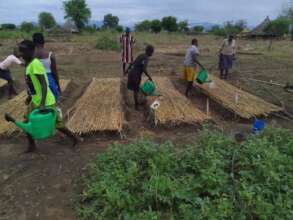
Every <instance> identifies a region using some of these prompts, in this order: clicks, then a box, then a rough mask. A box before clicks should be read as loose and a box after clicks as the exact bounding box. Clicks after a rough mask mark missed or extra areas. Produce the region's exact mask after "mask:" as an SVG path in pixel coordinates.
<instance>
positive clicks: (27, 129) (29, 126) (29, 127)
mask: <svg viewBox="0 0 293 220" xmlns="http://www.w3.org/2000/svg"><path fill="white" fill-rule="evenodd" d="M15 125H16V126H17V127H19V128H20V129H21V130H23V131H24V132H25V133H27V134H29V135H32V124H31V123H29V122H28V123H24V122H21V121H16V122H15Z"/></svg>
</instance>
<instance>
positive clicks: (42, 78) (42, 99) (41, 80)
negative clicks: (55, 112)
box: [19, 40, 79, 153]
mask: <svg viewBox="0 0 293 220" xmlns="http://www.w3.org/2000/svg"><path fill="white" fill-rule="evenodd" d="M19 52H20V55H21V57H22V58H23V59H24V61H25V67H26V70H25V81H26V86H27V91H28V97H27V99H26V102H25V104H26V105H28V115H29V114H30V113H31V112H32V111H33V110H34V109H39V110H40V112H42V111H43V112H45V111H46V108H52V109H55V106H56V100H55V97H54V95H53V93H52V91H51V90H50V88H49V85H48V78H47V74H46V70H45V68H44V66H43V65H42V63H41V62H40V61H39V60H38V59H37V58H35V56H34V54H35V45H34V43H33V42H32V41H29V40H24V41H22V42H21V43H20V44H19ZM56 127H57V129H58V130H59V131H60V132H62V133H63V134H65V135H66V136H68V137H70V138H71V139H72V141H73V145H74V146H75V145H76V144H77V143H78V141H79V139H78V138H77V137H75V135H74V134H73V133H71V132H70V131H69V130H68V129H67V128H65V127H64V124H63V122H62V120H60V119H57V123H56ZM27 138H28V143H29V145H28V149H27V151H26V152H25V153H31V152H34V151H35V150H36V143H35V140H34V139H33V138H32V136H31V135H29V134H27Z"/></svg>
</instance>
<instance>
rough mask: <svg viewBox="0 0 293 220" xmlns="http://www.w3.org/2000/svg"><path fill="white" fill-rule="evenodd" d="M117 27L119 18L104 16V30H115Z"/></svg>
mask: <svg viewBox="0 0 293 220" xmlns="http://www.w3.org/2000/svg"><path fill="white" fill-rule="evenodd" d="M118 25H119V18H118V17H117V16H114V15H112V14H106V15H105V16H104V21H103V28H105V29H116V28H117V27H118Z"/></svg>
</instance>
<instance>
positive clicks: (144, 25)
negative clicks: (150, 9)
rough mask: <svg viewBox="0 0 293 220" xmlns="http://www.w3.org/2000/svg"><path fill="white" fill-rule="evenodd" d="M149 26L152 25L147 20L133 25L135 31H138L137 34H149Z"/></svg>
mask: <svg viewBox="0 0 293 220" xmlns="http://www.w3.org/2000/svg"><path fill="white" fill-rule="evenodd" d="M151 24H152V22H151V21H149V20H144V21H142V22H140V23H137V24H136V25H135V31H138V32H143V31H145V32H149V31H151Z"/></svg>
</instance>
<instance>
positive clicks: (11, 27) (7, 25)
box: [0, 23, 16, 30]
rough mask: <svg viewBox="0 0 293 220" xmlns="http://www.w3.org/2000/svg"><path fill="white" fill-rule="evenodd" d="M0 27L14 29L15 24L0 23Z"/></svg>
mask: <svg viewBox="0 0 293 220" xmlns="http://www.w3.org/2000/svg"><path fill="white" fill-rule="evenodd" d="M0 27H1V29H3V30H15V29H16V25H15V24H9V23H8V24H1V25H0Z"/></svg>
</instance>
